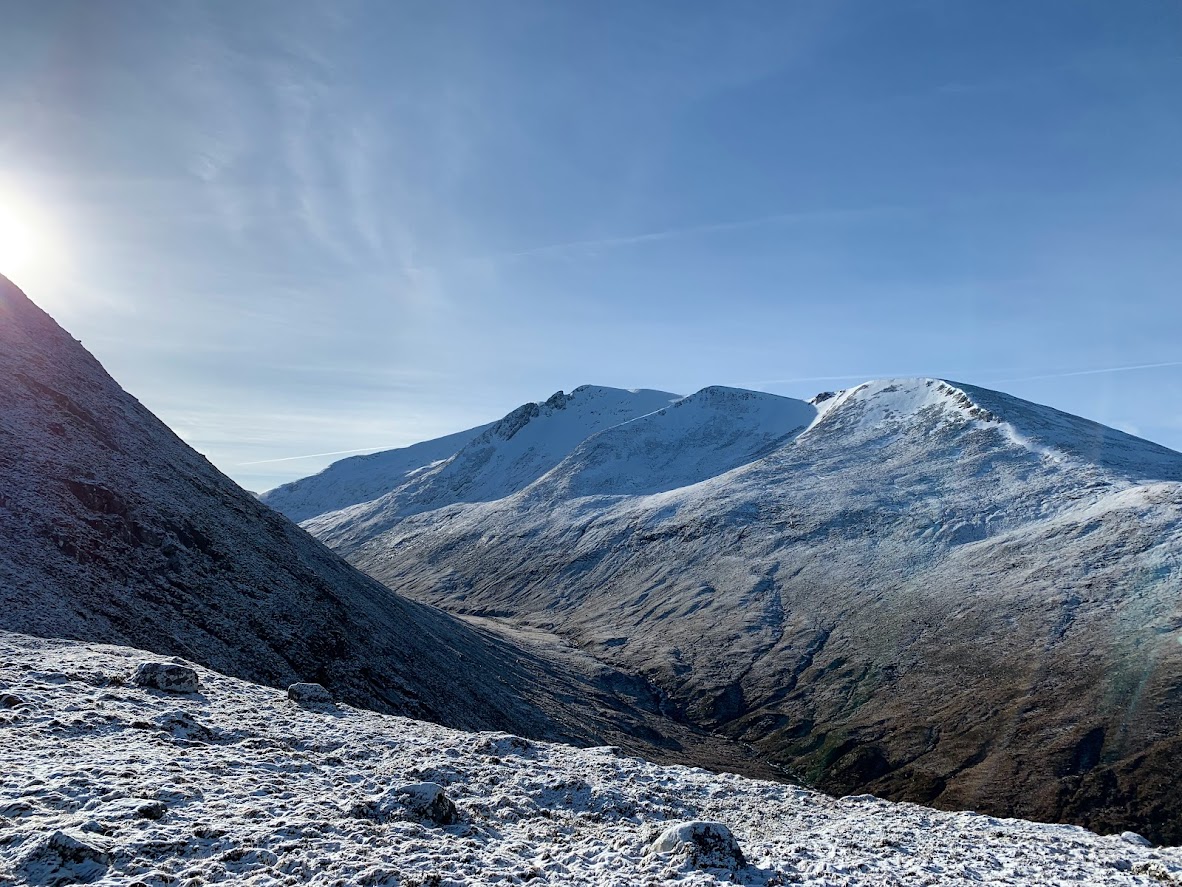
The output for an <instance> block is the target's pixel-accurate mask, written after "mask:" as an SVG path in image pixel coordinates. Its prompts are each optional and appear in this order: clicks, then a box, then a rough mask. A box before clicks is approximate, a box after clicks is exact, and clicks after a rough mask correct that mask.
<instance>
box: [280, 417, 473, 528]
mask: <svg viewBox="0 0 1182 887" xmlns="http://www.w3.org/2000/svg"><path fill="white" fill-rule="evenodd" d="M491 426H492V423H491V422H490V423H489V424H488V425H480V426H478V427H476V428H469V429H468V430H467V431H459V432H456V433H455V434H449V435H447V436H446V437H440V438H436V439H435V440H428V441H424V442H422V443H417V444H414V445H413V446H409V447H403V448H401V449H397V450H384V451H383V452H380V453H370V454H368V455H365V456H351V457H349V458H348V459H341V460H340V461H338V462H333V463H332V465H330V466H329V467H328V468H326V469H324V470H323V471H322V472H320V473H319V474H314V475H312V476H311V477H305V478H301V479H300V480H297V481H293V482H292V483H288V484H283V485H282V486H279V487H276V488H275V489H273V490H269V491H268V492H266V493H261V494H260V495H259V498H260V499H262V500H263V501H264V502H266V503H267V504H268V505H270V506H271V507H272V508H274V509H275V510H276V511H280V512H282V513H283V514H286V515H287V516H288V517H289V518H291V519H292V520H294V521H302V520H307V519H308V518H310V517H315V516H316V515H318V514H324V513H325V512H327V511H339V510H341V509H342V508H348V507H349V506H350V505H357V504H358V503H361V502H371V501H373V500H374V499H378V498H381V497H382V496H384V495H386V494H387V493H389V492H390V491H392V490H395V489H397V488H398V487H400V486H401V485H402V484H404V483H406V481H407V480H408V479H409V478H410V476H411V475H413V474H414V473H415V472H417V471H422V470H424V469H427V468H430V467H432V466H434V465H435V464H436V463H438V462H441V461H443V460H445V459H448V458H450V457H451V456H453V455H455V453H456V451H457V450H459V449H460V448H461V447H463V446H464V444H466V443H467V442H468V441H470V440H472V438H474V437H476V436H477V435H478V434H481V433H482V432H484V431H486V430H488V428H490V427H491Z"/></svg>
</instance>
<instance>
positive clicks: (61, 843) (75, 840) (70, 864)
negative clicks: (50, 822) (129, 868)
mask: <svg viewBox="0 0 1182 887" xmlns="http://www.w3.org/2000/svg"><path fill="white" fill-rule="evenodd" d="M110 865H111V854H110V853H108V852H106V851H105V850H101V849H99V848H98V847H95V846H94V845H93V844H92V843H89V842H88V840H84V839H83V837H81V836H77V837H76V836H74V835H72V834H69V833H67V832H64V831H59V830H54V831H52V832H50V833H49V834H47V835H45V836H44V837H40V838H34V839H33V840H31V841H29V847H28V849H26V850H24V852H22V853H21V854H20V855H19V856H18V857H17V859H16V865H15V866H14V867H13V873H14V874H15V875H16V877H17V878H19V879H20V880H21V881H23V882H24V883H27V884H37V885H47V887H56V885H59V884H91V883H94V882H95V881H97V880H99V879H100V878H102V877H103V876H104V875H105V874H106V873H107V869H108V868H109V867H110Z"/></svg>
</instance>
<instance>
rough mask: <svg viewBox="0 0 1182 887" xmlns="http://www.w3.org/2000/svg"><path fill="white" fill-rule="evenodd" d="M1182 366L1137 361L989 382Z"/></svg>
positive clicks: (1172, 362) (1181, 362) (1180, 363)
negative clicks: (1123, 364) (1120, 364)
mask: <svg viewBox="0 0 1182 887" xmlns="http://www.w3.org/2000/svg"><path fill="white" fill-rule="evenodd" d="M1173 367H1182V360H1167V361H1165V362H1163V363H1138V364H1130V365H1127V366H1116V367H1093V368H1091V369H1086V370H1064V371H1062V372H1056V373H1040V374H1038V375H1034V376H1019V377H1016V378H1013V379H993V380H991V384H999V385H1001V384H1005V383H1007V382H1036V381H1040V380H1042V379H1068V378H1071V377H1072V376H1099V375H1103V374H1105V373H1128V372H1132V371H1134V370H1163V369H1170V368H1173Z"/></svg>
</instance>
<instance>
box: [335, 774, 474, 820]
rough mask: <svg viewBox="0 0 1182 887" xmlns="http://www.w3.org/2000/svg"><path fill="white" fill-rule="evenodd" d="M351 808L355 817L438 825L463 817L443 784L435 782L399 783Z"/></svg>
mask: <svg viewBox="0 0 1182 887" xmlns="http://www.w3.org/2000/svg"><path fill="white" fill-rule="evenodd" d="M348 810H349V813H350V815H352V816H356V817H360V818H362V819H372V820H374V821H375V822H389V821H390V820H392V819H417V820H422V821H426V822H430V823H433V824H434V825H451V824H452V823H454V822H456V820H457V819H458V818H459V812H458V811H457V809H456V805H455V804H454V803H452V800H451V798H449V797H448V796H447V793H446V792H445V791H444V789H443V786H441V785H439V784H437V783H434V782H414V783H409V784H407V785H399V786H395V787H394V788H390V789H387V790H386V791H384V792H382V794H380V795H378V796H376V797H373V798H367V799H366V800H364V801H359V802H357V803H355V804H352V805H351V806H350V807H349V808H348Z"/></svg>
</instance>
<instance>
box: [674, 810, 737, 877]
mask: <svg viewBox="0 0 1182 887" xmlns="http://www.w3.org/2000/svg"><path fill="white" fill-rule="evenodd" d="M652 852H653V853H676V854H681V855H683V856H685V858H686V859H687V860H688V861H689V863H690V864H691V865H692V866H694V867H695V868H700V869H729V870H731V871H736V870H738V869H742V868H746V867H747V860H746V859H744V858H743V851H742V850H741V849H740V848H739V842H738V841H736V840H735V836H734V835H732V834H731V830H730V829H729V828H727V827H726V826H725V825H723V824H722V823H721V822H703V821H700V820H699V821H697V822H681V823H677V824H675V825H671V826H669V827H668V828H667V829H665V831H663V832H661V834H660V837H658V838H657V840H655V841H654V842H653V846H652Z"/></svg>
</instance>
